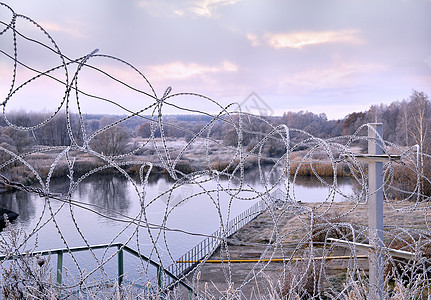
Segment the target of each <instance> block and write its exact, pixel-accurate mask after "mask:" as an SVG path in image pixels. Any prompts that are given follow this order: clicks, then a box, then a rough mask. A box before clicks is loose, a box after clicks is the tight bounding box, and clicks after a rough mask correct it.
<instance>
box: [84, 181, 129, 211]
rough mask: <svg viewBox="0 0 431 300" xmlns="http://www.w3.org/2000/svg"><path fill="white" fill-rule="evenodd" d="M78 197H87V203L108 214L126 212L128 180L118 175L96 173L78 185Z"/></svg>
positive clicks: (127, 209) (127, 207) (127, 205)
mask: <svg viewBox="0 0 431 300" xmlns="http://www.w3.org/2000/svg"><path fill="white" fill-rule="evenodd" d="M77 192H78V194H79V198H81V199H83V198H86V199H88V203H90V204H94V205H97V206H98V207H100V208H103V211H100V209H98V208H97V207H96V210H99V211H100V212H102V213H106V214H108V215H109V216H113V215H115V214H116V213H121V214H126V213H127V212H128V211H129V207H130V197H128V180H127V179H126V178H124V177H120V176H112V175H98V176H92V177H91V178H88V179H86V180H85V181H84V182H82V183H81V184H80V185H79V186H78V190H77Z"/></svg>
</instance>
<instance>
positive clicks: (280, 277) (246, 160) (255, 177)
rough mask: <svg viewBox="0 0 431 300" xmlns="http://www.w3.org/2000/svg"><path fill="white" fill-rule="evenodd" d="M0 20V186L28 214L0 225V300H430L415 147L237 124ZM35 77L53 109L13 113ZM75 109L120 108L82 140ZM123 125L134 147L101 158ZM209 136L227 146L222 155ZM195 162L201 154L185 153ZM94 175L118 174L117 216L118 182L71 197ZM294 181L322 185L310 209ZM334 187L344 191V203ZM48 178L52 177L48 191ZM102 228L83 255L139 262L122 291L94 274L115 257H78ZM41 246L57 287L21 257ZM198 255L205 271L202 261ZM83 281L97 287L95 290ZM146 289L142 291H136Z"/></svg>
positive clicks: (430, 254)
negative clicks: (190, 119)
mask: <svg viewBox="0 0 431 300" xmlns="http://www.w3.org/2000/svg"><path fill="white" fill-rule="evenodd" d="M0 11H1V14H0V16H1V19H0V40H1V43H0V45H1V47H0V57H1V60H0V63H1V64H2V65H5V66H7V68H6V69H5V70H7V76H8V77H6V78H9V80H10V81H9V82H8V83H7V84H8V88H7V91H6V92H5V94H4V95H2V97H3V99H4V100H3V102H2V103H1V106H2V109H3V122H4V126H2V128H1V130H2V132H1V137H0V138H1V143H0V182H1V183H2V185H3V187H4V188H7V189H14V190H18V191H21V192H24V194H25V195H27V196H26V197H30V196H31V197H33V196H34V197H37V198H34V199H37V200H35V201H36V202H37V203H39V204H40V206H37V207H40V209H39V210H37V209H34V211H37V214H36V213H33V215H31V214H30V215H31V218H29V221H28V222H27V223H20V222H16V223H14V222H12V224H9V225H8V226H6V228H5V229H3V231H2V232H1V240H0V252H1V255H2V257H3V258H4V260H3V261H2V263H1V284H2V293H3V296H4V297H5V298H8V297H17V298H20V297H21V298H26V297H30V296H36V297H40V298H46V297H49V296H52V297H60V298H61V297H66V296H70V295H77V296H78V297H82V298H100V297H106V298H112V297H122V296H124V297H126V296H127V297H135V298H143V299H150V298H151V297H152V296H162V297H166V298H169V297H172V298H179V299H181V298H182V297H183V296H184V295H182V296H181V295H180V293H181V287H180V285H178V283H182V284H183V285H185V286H187V287H191V288H192V289H193V293H192V294H188V293H187V294H186V295H187V297H189V296H190V297H196V298H197V299H203V298H208V299H211V298H225V299H242V298H259V299H300V298H301V299H302V298H313V299H314V298H315V299H367V298H368V299H371V298H380V299H429V297H431V291H430V275H431V274H430V270H431V251H430V249H431V247H430V246H431V243H430V242H431V240H430V237H431V232H430V227H429V217H430V215H429V211H430V207H429V197H430V195H429V194H428V192H427V191H428V189H429V185H430V181H429V179H428V178H427V177H426V176H425V173H426V170H427V166H428V165H427V163H428V161H429V159H430V156H429V155H428V154H426V153H421V152H420V151H419V149H418V147H417V146H412V147H408V146H399V145H396V144H393V143H390V142H388V141H386V140H385V139H384V137H383V136H382V134H381V132H380V131H379V130H378V129H376V128H377V127H378V126H377V127H376V124H364V125H362V126H360V127H359V128H358V129H357V131H356V132H354V133H353V134H352V135H348V136H338V137H331V138H326V139H323V138H318V137H316V136H313V135H311V134H309V133H307V132H304V131H301V130H297V129H293V128H289V127H287V126H286V125H284V124H272V123H271V122H270V120H271V119H270V118H267V117H264V116H256V115H251V114H248V113H245V112H242V111H241V107H240V106H238V105H237V104H235V103H232V104H230V105H226V106H222V105H220V104H219V103H218V102H217V101H215V100H213V99H211V98H209V97H207V96H204V95H200V94H195V93H172V89H171V88H170V87H169V88H167V89H166V91H165V92H164V93H163V95H162V96H159V95H158V94H157V93H156V91H155V89H154V88H153V86H152V84H151V82H150V81H149V80H148V79H147V78H146V77H145V75H144V74H143V73H142V72H141V71H139V69H138V68H136V67H135V66H133V65H132V64H130V63H128V62H126V61H124V60H122V59H120V58H117V57H113V56H110V55H105V54H99V53H98V51H97V50H95V51H92V52H91V53H89V54H86V55H83V56H82V57H79V58H70V57H68V56H67V55H66V54H65V53H64V52H63V51H61V47H60V45H58V44H57V43H56V42H55V40H54V39H53V37H52V36H51V35H50V34H49V32H47V31H46V30H44V29H43V27H42V26H40V25H39V24H38V23H37V22H35V21H34V20H32V19H31V18H29V17H27V16H24V15H20V14H18V13H16V12H14V11H13V9H12V8H11V7H10V6H8V5H7V4H5V3H2V2H0ZM31 30H33V31H31ZM33 33H36V34H33ZM28 47H30V48H31V47H34V48H35V49H37V50H38V51H41V52H43V53H45V54H46V55H47V56H49V57H52V58H54V59H53V61H55V64H50V63H47V66H43V63H44V62H45V61H44V60H41V63H42V66H40V65H38V66H33V65H31V64H30V62H31V61H30V62H27V61H25V60H23V59H22V58H21V57H22V56H21V53H26V52H27V51H28V49H27V48H28ZM32 49H33V48H31V49H30V50H32ZM35 53H39V52H37V51H36V52H35ZM100 62H102V63H100ZM110 64H113V65H115V66H117V67H118V66H120V68H124V69H122V70H125V71H126V73H127V74H128V76H126V77H125V78H128V79H130V78H133V80H130V81H127V80H123V79H121V78H120V74H122V73H121V72H112V70H111V69H110V68H108V67H106V66H109V65H110ZM2 68H3V67H2ZM114 70H115V68H114ZM87 72H88V73H90V74H92V75H94V74H95V75H97V76H101V77H103V78H104V79H106V80H107V81H109V82H113V83H115V84H117V85H118V86H120V87H121V88H123V89H125V90H127V91H128V92H132V93H134V94H135V96H136V97H137V98H139V99H140V101H141V102H140V105H142V107H143V108H139V109H132V108H131V107H130V106H129V104H128V103H122V102H121V101H116V99H114V98H109V97H106V96H103V95H100V94H98V93H97V92H92V91H91V87H85V84H84V83H85V80H83V78H88V77H85V76H84V75H85V74H86V73H87ZM78 75H79V76H78ZM90 77H91V76H90ZM78 78H79V80H78ZM135 79H136V80H135ZM1 80H2V82H5V81H3V80H4V79H3V78H2V79H1ZM41 81H43V82H45V83H46V82H48V86H51V85H52V86H53V88H52V90H51V89H47V88H45V89H44V90H45V91H48V90H49V92H53V93H56V95H55V97H54V98H55V99H61V100H59V103H58V105H55V107H54V110H53V112H52V113H46V114H45V115H42V117H41V118H38V119H29V118H21V119H19V118H16V117H14V114H13V112H10V111H9V109H8V108H9V105H12V104H14V103H15V102H19V101H23V103H24V105H25V103H26V101H31V99H29V98H28V97H31V95H32V93H35V92H36V91H37V92H40V88H39V87H38V85H37V84H36V83H38V82H41ZM137 82H138V83H137ZM33 84H35V86H33ZM2 86H5V85H4V84H3V83H2ZM45 87H46V86H45ZM54 87H55V88H54ZM58 87H61V90H60V91H58ZM2 92H3V90H2ZM194 101H201V102H205V103H206V104H207V105H208V107H211V109H212V110H216V111H218V113H209V112H206V111H197V110H195V109H193V102H194ZM89 103H98V104H99V103H100V105H110V106H112V107H113V109H114V108H115V109H116V110H121V111H122V113H121V115H122V117H121V118H118V119H115V120H113V119H111V120H110V121H109V122H107V123H106V124H102V123H100V127H98V128H92V129H91V128H90V127H91V126H90V125H91V124H90V123H89V122H88V119H87V117H88V116H87V114H89V113H91V112H88V111H86V110H85V109H86V108H87V107H88V106H87V105H88V104H89ZM190 103H191V104H190ZM186 104H188V106H187V105H186ZM167 107H168V108H170V109H174V110H176V111H177V112H178V113H180V114H195V115H199V116H201V117H202V118H203V119H204V120H205V122H204V124H203V125H202V126H200V127H199V128H198V129H191V128H190V127H187V126H185V125H184V124H181V123H179V122H173V121H172V119H170V118H169V115H168V114H165V113H164V111H165V108H167ZM24 116H25V115H24ZM62 116H64V118H62ZM21 117H22V116H21ZM136 119H138V120H139V121H142V122H144V121H145V122H148V124H149V128H148V130H149V134H148V137H146V138H143V139H141V140H140V141H138V142H135V143H131V142H129V141H128V140H127V142H125V143H123V145H124V146H125V147H123V148H121V147H113V146H116V145H117V144H116V143H114V140H116V141H121V139H120V138H119V137H124V136H125V134H124V127H125V126H126V124H127V123H128V122H131V121H132V120H136ZM53 124H54V126H53ZM253 124H254V125H256V124H257V126H252V125H253ZM47 128H50V130H51V131H49V132H52V130H53V128H54V129H57V130H58V132H59V133H62V134H63V135H62V138H61V142H59V143H58V144H57V145H54V146H52V145H51V146H49V145H40V144H34V143H33V144H31V145H29V144H30V143H29V140H36V141H41V140H42V139H41V136H44V134H45V131H43V130H45V129H47ZM174 130H176V131H180V132H182V133H184V135H186V136H187V138H185V139H184V140H185V141H184V142H182V143H179V141H178V140H176V139H172V138H169V136H168V134H167V133H168V132H169V131H171V132H172V131H174ZM221 130H224V131H223V133H222V134H221V135H220V134H219V133H220V131H221ZM367 130H368V134H364V131H365V132H366V131H367ZM46 132H48V131H46ZM370 133H371V135H370ZM220 136H224V137H225V138H227V137H230V138H231V139H230V140H229V143H225V142H224V141H222V140H221V138H220ZM18 142H20V143H18ZM367 143H368V144H369V145H370V144H373V143H374V145H377V147H378V148H380V150H381V153H380V154H379V153H371V152H368V153H366V154H360V153H361V152H364V151H363V148H365V145H366V144H367ZM118 145H121V143H119V144H118ZM120 148H121V149H120ZM370 149H371V148H370V146H369V147H368V150H370ZM194 151H201V152H199V153H198V154H197V155H194V156H193V152H194ZM269 153H271V155H269ZM274 153H276V154H274ZM198 158H199V159H198ZM185 161H187V162H190V161H193V162H196V164H198V166H199V167H196V168H194V166H191V167H190V166H189V165H187V164H185ZM372 164H377V165H378V166H380V167H381V168H380V169H379V170H380V171H377V173H379V172H380V173H381V174H380V175H381V178H382V181H381V182H380V183H379V184H377V185H372V184H371V183H372V182H376V178H375V177H376V176H377V175H373V176H372V175H371V171H370V170H371V165H372ZM379 164H381V165H379ZM133 172H134V173H135V174H136V176H133V175H131V173H133ZM157 172H159V174H158V177H157V178H160V177H161V176H165V177H167V178H169V181H168V182H169V187H168V188H167V189H157V188H155V186H156V185H155V183H154V182H157V180H155V179H153V177H152V176H155V175H154V174H155V173H157ZM377 173H376V174H377ZM98 174H108V176H111V177H113V176H114V175H113V174H115V176H120V177H121V178H123V179H124V180H125V181H126V182H127V190H128V191H131V192H130V194H128V195H127V196H125V197H124V198H126V199H127V201H129V202H131V204H130V205H131V207H132V208H133V209H129V210H127V209H124V208H123V207H122V206H121V201H125V200H124V199H122V200H119V199H117V198H116V197H117V196H118V184H119V181H118V182H117V181H116V183H115V182H114V184H113V186H109V185H108V186H107V187H106V188H105V187H102V188H101V190H99V192H98V193H97V194H99V195H101V196H102V198H103V196H107V195H108V194H109V193H110V191H111V190H113V192H112V193H113V195H114V197H113V203H110V204H109V205H101V204H100V203H99V202H91V201H90V200H91V199H90V200H88V199H85V197H83V198H79V197H78V196H79V195H80V194H84V191H87V190H91V189H97V188H100V185H101V184H96V185H93V186H90V188H87V190H85V188H83V187H84V186H86V184H87V183H88V182H91V179H92V178H93V177H96V176H97V175H98ZM161 174H162V175H161ZM373 174H374V173H373ZM304 175H305V178H308V179H310V178H314V181H313V184H314V185H317V186H319V187H320V188H321V189H320V190H319V192H318V193H317V194H314V195H312V196H307V197H309V198H310V199H307V197H305V196H303V195H302V194H301V191H300V190H301V187H303V186H307V184H310V183H307V182H308V181H305V182H303V183H301V178H303V177H304ZM380 175H379V176H380ZM344 177H348V178H349V181H350V182H351V185H350V186H351V189H350V190H349V191H348V192H346V190H345V189H344V186H343V178H344ZM56 178H57V179H58V178H60V179H61V182H62V185H61V186H62V189H61V191H59V190H58V189H57V188H56V186H55V183H54V181H55V179H56ZM29 183H31V184H29ZM301 184H302V185H301ZM185 187H187V188H185ZM179 191H182V192H181V193H180V192H179ZM14 193H18V192H14ZM116 193H117V194H116ZM131 194H133V196H130V195H131ZM13 195H17V194H13ZM377 195H380V196H378V197H377V199H380V200H376V201H377V202H378V203H380V204H378V205H380V206H378V207H377V208H375V209H374V210H373V212H375V213H376V220H377V223H379V222H380V221H382V223H381V224H380V223H379V224H380V225H381V226H380V225H379V224H377V225H375V223H376V222H375V221H376V220H374V221H370V222H369V221H368V219H369V215H370V210H369V207H374V206H373V205H374V204H373V205H372V203H374V202H376V201H375V200H373V199H375V196H377ZM14 197H15V196H14ZM379 197H381V198H379ZM26 199H28V198H26ZM32 199H33V198H32ZM29 202H31V201H29ZM203 203H204V204H203ZM244 203H246V204H247V205H246V206H244V205H243V206H241V204H244ZM202 205H204V206H202ZM235 207H246V208H247V209H246V210H245V211H244V209H240V208H235ZM234 208H235V209H236V210H234ZM29 210H32V209H29ZM241 211H243V212H241ZM209 212H212V213H213V214H212V215H211V214H210V213H209ZM186 213H189V215H188V216H189V217H188V219H187V218H186V217H184V219H185V220H183V223H179V222H177V221H176V219H174V216H175V215H176V214H177V215H182V216H185V215H186ZM203 213H207V214H206V215H205V216H204V217H202V218H203V221H202V222H200V223H199V224H197V225H196V224H194V226H190V222H189V221H190V219H191V218H193V217H195V216H197V215H200V214H203ZM235 215H237V216H236V217H234V218H233V219H232V218H231V216H235ZM212 217H214V218H213V219H212V220H216V223H215V224H214V229H216V228H218V230H216V231H215V232H213V231H214V229H211V230H209V229H207V228H205V229H204V228H203V227H204V225H205V222H204V221H205V220H206V218H207V219H208V220H209V219H211V218H212ZM18 218H19V217H18ZM89 219H91V220H93V219H94V220H96V221H93V222H92V223H89ZM383 220H384V223H383ZM17 221H19V219H17ZM5 222H6V223H8V221H7V220H5ZM208 222H209V221H208ZM373 222H374V223H373ZM88 224H90V225H88ZM108 224H111V225H112V227H109V226H111V225H109V226H108ZM373 224H374V225H373ZM379 226H380V227H379ZM88 227H89V228H88ZM201 227H202V228H201ZM47 228H51V229H52V230H51V231H47ZM105 231H106V232H111V231H112V232H111V233H112V234H111V235H103V236H104V237H107V240H106V241H103V242H102V243H100V242H99V243H98V244H104V245H108V246H107V248H111V246H109V245H118V243H120V244H121V245H124V247H127V249H130V251H134V253H138V254H137V256H139V255H142V256H143V257H145V258H146V259H140V260H138V261H139V262H138V263H137V264H136V262H135V263H134V268H135V269H136V273H134V274H132V273H131V274H130V278H128V279H129V280H127V281H123V282H121V281H120V282H119V280H118V276H112V274H110V270H109V269H108V267H107V265H108V264H109V261H111V260H114V261H115V260H116V259H118V256H119V255H120V251H121V250H122V248H121V247H119V248H118V251H115V253H111V252H104V253H103V254H102V255H100V253H99V252H97V251H94V249H92V245H94V240H96V239H97V238H100V236H101V235H102V234H101V232H105ZM47 232H48V233H47ZM211 232H213V233H211ZM99 235H100V236H99ZM52 236H54V237H55V241H56V242H55V243H57V244H56V245H55V246H54V245H52V246H50V245H49V248H50V249H59V248H61V249H64V252H67V253H68V254H69V255H68V257H69V256H70V260H69V262H68V265H66V264H64V265H63V267H62V270H63V268H64V270H65V271H66V270H67V271H68V272H64V273H62V274H63V280H62V282H61V284H58V283H57V282H56V280H53V279H52V277H53V276H52V270H50V269H49V266H50V264H48V263H45V260H43V259H41V258H40V257H39V256H37V255H36V254H35V255H25V253H27V254H29V253H37V250H39V249H38V244H41V243H42V244H43V242H44V241H47V240H50V239H51V238H52ZM71 236H74V237H75V238H74V240H71ZM172 237H176V239H173V238H172ZM188 239H191V240H192V241H193V243H194V244H192V245H190V246H187V247H185V248H186V249H191V250H190V251H187V250H185V251H183V250H184V247H183V248H182V249H180V250H178V245H180V244H182V243H186V241H187V240H188ZM195 241H198V242H195ZM78 242H79V243H80V245H75V244H76V243H78ZM58 243H59V244H60V246H59V245H58ZM196 244H197V245H196ZM194 245H196V246H194ZM75 246H79V247H80V248H79V249H81V248H82V249H83V248H85V249H88V252H89V253H90V254H89V258H87V260H86V261H82V260H81V258H80V257H79V256H78V255H77V254H76V253H75V252H74V250H73V249H75ZM114 248H115V247H114ZM44 250H49V249H44ZM62 251H63V250H62ZM184 253H186V254H184ZM183 254H184V255H183ZM8 259H9V260H8ZM210 259H211V260H219V261H220V264H219V265H218V266H214V264H209V263H208V261H209V260H210ZM11 261H12V263H10V262H11ZM237 262H240V264H239V263H237ZM155 265H156V266H157V270H158V271H157V272H155V271H154V266H155ZM119 272H120V271H119ZM373 272H374V273H373ZM54 273H56V272H54ZM65 273H67V274H69V276H66V274H65ZM117 275H118V274H117ZM132 275H133V276H132ZM168 275H169V276H168ZM94 276H97V277H98V278H103V279H104V280H102V281H103V282H108V284H103V286H101V285H100V284H97V285H96V284H94V282H95V281H94ZM67 277H68V278H69V279H68V280H67ZM155 278H156V281H157V285H156V287H155V288H149V286H151V284H153V286H154V279H155ZM172 278H176V279H172ZM97 282H100V280H98V281H97ZM120 283H121V285H120ZM101 295H102V296H101ZM184 297H185V296H184Z"/></svg>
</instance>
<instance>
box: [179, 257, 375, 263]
mask: <svg viewBox="0 0 431 300" xmlns="http://www.w3.org/2000/svg"><path fill="white" fill-rule="evenodd" d="M349 258H352V256H348V255H345V256H327V257H315V258H314V260H323V259H326V260H330V259H349ZM356 258H368V256H367V255H357V256H356ZM290 260H292V261H301V260H308V258H303V257H294V258H292V259H283V258H273V259H270V258H265V259H231V260H228V259H208V260H206V261H203V260H177V263H200V262H205V263H214V264H216V263H251V262H283V261H286V262H287V261H290Z"/></svg>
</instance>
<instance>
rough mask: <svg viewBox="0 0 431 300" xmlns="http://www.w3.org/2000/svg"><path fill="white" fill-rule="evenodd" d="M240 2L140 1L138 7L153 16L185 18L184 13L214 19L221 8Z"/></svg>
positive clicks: (205, 0)
mask: <svg viewBox="0 0 431 300" xmlns="http://www.w3.org/2000/svg"><path fill="white" fill-rule="evenodd" d="M239 1H241V0H195V1H187V2H185V3H184V2H176V1H175V2H167V1H160V0H157V1H155V0H141V1H139V2H137V3H138V6H139V7H141V8H143V9H145V10H146V11H148V12H149V13H151V14H152V15H155V16H166V15H177V16H180V17H182V16H185V15H186V11H188V12H189V13H192V14H194V15H196V16H199V17H206V18H215V17H216V16H217V14H216V12H217V9H218V8H219V7H221V6H227V5H233V4H235V3H237V2H239Z"/></svg>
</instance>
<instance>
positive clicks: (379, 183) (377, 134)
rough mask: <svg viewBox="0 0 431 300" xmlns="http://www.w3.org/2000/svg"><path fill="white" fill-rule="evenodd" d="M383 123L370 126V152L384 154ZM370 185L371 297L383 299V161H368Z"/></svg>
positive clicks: (370, 153) (371, 153)
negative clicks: (382, 143) (382, 141)
mask: <svg viewBox="0 0 431 300" xmlns="http://www.w3.org/2000/svg"><path fill="white" fill-rule="evenodd" d="M382 128H383V126H382V124H381V123H376V124H372V125H371V127H369V128H368V154H369V155H382V154H383V149H382V147H383V145H381V141H380V139H381V138H382V136H383V129H382ZM368 186H369V193H370V194H369V200H368V201H369V202H368V214H369V220H368V222H369V223H368V224H369V228H370V229H369V230H370V231H369V241H370V245H372V246H373V248H374V249H375V251H373V252H370V255H369V284H370V287H369V289H370V290H369V299H379V300H380V299H383V288H384V281H383V253H382V247H384V244H383V162H381V161H373V160H370V161H369V162H368Z"/></svg>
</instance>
